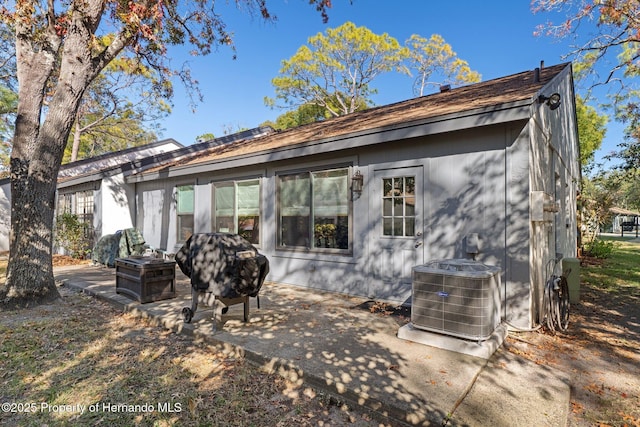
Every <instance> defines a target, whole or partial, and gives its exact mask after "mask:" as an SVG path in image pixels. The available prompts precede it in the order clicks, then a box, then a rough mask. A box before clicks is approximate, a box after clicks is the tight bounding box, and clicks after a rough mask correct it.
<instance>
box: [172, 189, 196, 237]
mask: <svg viewBox="0 0 640 427" xmlns="http://www.w3.org/2000/svg"><path fill="white" fill-rule="evenodd" d="M193 200H194V195H193V185H181V186H179V187H176V213H177V217H178V242H179V243H182V242H185V241H186V240H187V239H188V238H189V237H191V235H192V234H193V207H194V203H193Z"/></svg>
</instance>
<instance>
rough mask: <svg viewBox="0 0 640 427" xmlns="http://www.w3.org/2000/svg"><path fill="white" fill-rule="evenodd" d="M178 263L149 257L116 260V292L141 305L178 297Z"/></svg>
mask: <svg viewBox="0 0 640 427" xmlns="http://www.w3.org/2000/svg"><path fill="white" fill-rule="evenodd" d="M175 282H176V262H175V261H169V260H164V259H158V258H149V257H130V258H118V259H116V292H117V293H119V294H123V295H126V296H128V297H130V298H132V299H135V300H137V301H139V302H140V303H142V304H144V303H148V302H153V301H160V300H164V299H169V298H175V296H176V288H175Z"/></svg>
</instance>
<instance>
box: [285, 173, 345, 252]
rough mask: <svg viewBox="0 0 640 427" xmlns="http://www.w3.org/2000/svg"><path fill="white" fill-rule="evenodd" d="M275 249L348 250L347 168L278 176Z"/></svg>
mask: <svg viewBox="0 0 640 427" xmlns="http://www.w3.org/2000/svg"><path fill="white" fill-rule="evenodd" d="M277 197H278V247H280V248H296V247H298V248H308V249H323V250H327V251H338V252H347V251H348V250H349V249H350V236H351V233H350V229H349V228H350V218H349V211H350V206H351V204H350V197H349V168H340V169H331V170H323V171H312V172H301V173H295V174H287V175H279V176H278V193H277Z"/></svg>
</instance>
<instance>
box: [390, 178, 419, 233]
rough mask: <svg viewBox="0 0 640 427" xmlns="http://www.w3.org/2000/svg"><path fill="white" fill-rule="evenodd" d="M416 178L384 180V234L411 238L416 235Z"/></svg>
mask: <svg viewBox="0 0 640 427" xmlns="http://www.w3.org/2000/svg"><path fill="white" fill-rule="evenodd" d="M415 183H416V180H415V177H413V176H404V177H395V178H383V179H382V234H383V235H384V236H401V237H411V236H414V235H415V216H416V206H415V204H416V195H415V187H416V186H415Z"/></svg>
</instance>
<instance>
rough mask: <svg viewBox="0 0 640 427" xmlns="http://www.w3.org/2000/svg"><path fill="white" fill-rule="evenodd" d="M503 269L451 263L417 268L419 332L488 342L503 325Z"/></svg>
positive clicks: (414, 315) (414, 299)
mask: <svg viewBox="0 0 640 427" xmlns="http://www.w3.org/2000/svg"><path fill="white" fill-rule="evenodd" d="M500 272H501V270H500V268H499V267H495V266H489V265H485V264H482V263H480V262H477V261H471V260H465V259H449V260H438V261H431V262H429V263H427V264H425V265H420V266H416V267H414V268H413V286H412V296H411V323H412V324H413V326H414V327H415V328H418V329H424V330H428V331H432V332H438V333H443V334H447V335H452V336H455V337H459V338H465V339H470V340H477V341H484V340H486V339H488V338H489V337H490V336H491V334H492V333H493V332H494V330H495V329H496V327H497V326H498V325H499V324H500V321H501V318H500Z"/></svg>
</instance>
